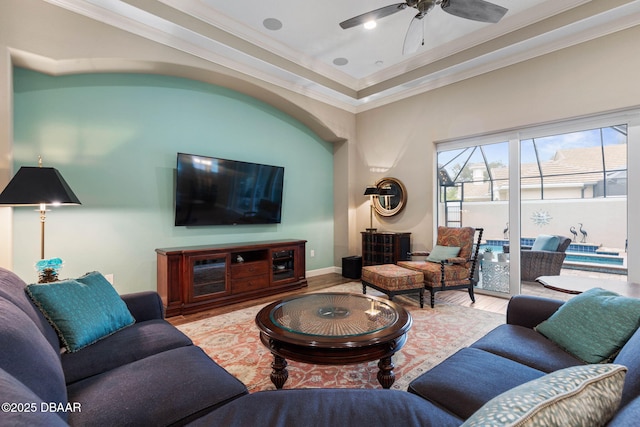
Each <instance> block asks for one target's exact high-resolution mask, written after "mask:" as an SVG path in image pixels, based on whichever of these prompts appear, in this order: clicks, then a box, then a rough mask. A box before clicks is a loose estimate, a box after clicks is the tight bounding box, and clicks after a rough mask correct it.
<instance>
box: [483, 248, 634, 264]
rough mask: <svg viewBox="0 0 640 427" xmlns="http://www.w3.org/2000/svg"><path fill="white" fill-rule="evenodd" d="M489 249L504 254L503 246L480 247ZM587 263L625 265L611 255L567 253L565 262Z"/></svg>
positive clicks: (621, 259) (621, 260)
mask: <svg viewBox="0 0 640 427" xmlns="http://www.w3.org/2000/svg"><path fill="white" fill-rule="evenodd" d="M487 248H491V250H492V251H493V253H494V254H498V253H502V246H494V245H480V251H481V252H484V251H485V250H486V249H487ZM566 261H568V262H585V263H590V264H599V265H620V266H622V265H624V259H623V258H621V257H618V256H611V255H598V254H595V255H585V254H579V253H572V252H567V257H566V258H565V262H566Z"/></svg>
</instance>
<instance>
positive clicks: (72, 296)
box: [26, 272, 135, 352]
mask: <svg viewBox="0 0 640 427" xmlns="http://www.w3.org/2000/svg"><path fill="white" fill-rule="evenodd" d="M26 292H27V294H28V295H29V297H30V298H31V299H32V300H33V302H34V303H35V304H36V305H37V306H38V308H39V309H40V311H42V313H43V314H44V315H45V317H46V318H47V320H48V321H49V322H50V323H51V324H52V325H53V327H54V328H55V329H56V331H57V332H58V336H59V337H60V340H61V341H62V344H63V345H64V347H65V348H66V349H67V351H69V352H75V351H78V350H80V349H81V348H83V347H86V346H88V345H90V344H93V343H94V342H96V341H98V340H100V339H102V338H105V337H107V336H109V335H111V334H113V333H114V332H117V331H119V330H120V329H123V328H125V327H127V326H129V325H132V324H133V323H134V322H135V319H134V318H133V316H132V315H131V313H130V312H129V309H128V308H127V305H126V304H125V303H124V301H122V299H121V298H120V295H118V293H117V292H116V290H115V289H114V288H113V286H111V283H109V281H108V280H107V279H106V278H105V277H104V276H103V275H102V274H100V273H98V272H92V273H87V274H85V275H84V276H82V277H80V278H78V279H75V280H73V279H69V280H62V281H59V282H51V283H46V284H33V285H28V286H27V287H26Z"/></svg>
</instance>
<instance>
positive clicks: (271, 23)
mask: <svg viewBox="0 0 640 427" xmlns="http://www.w3.org/2000/svg"><path fill="white" fill-rule="evenodd" d="M262 25H264V27H265V28H266V29H267V30H272V31H278V30H279V29H280V28H282V22H281V21H280V20H278V19H276V18H267V19H265V20H264V21H262Z"/></svg>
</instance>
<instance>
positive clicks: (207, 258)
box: [186, 253, 231, 302]
mask: <svg viewBox="0 0 640 427" xmlns="http://www.w3.org/2000/svg"><path fill="white" fill-rule="evenodd" d="M186 261H187V262H186V268H187V269H188V271H187V277H188V284H189V285H188V286H187V287H186V292H187V295H186V300H187V301H190V302H195V301H198V300H206V299H209V298H210V297H211V296H212V295H219V296H222V295H228V294H230V293H231V289H229V283H230V281H229V280H227V278H228V275H229V266H230V264H231V263H230V255H229V254H228V253H220V254H207V255H191V256H188V257H187V259H186Z"/></svg>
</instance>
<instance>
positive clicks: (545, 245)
mask: <svg viewBox="0 0 640 427" xmlns="http://www.w3.org/2000/svg"><path fill="white" fill-rule="evenodd" d="M558 244H560V239H559V238H558V236H548V235H546V234H541V235H539V236H538V237H536V240H535V241H534V242H533V246H531V250H532V251H555V250H556V249H558Z"/></svg>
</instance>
